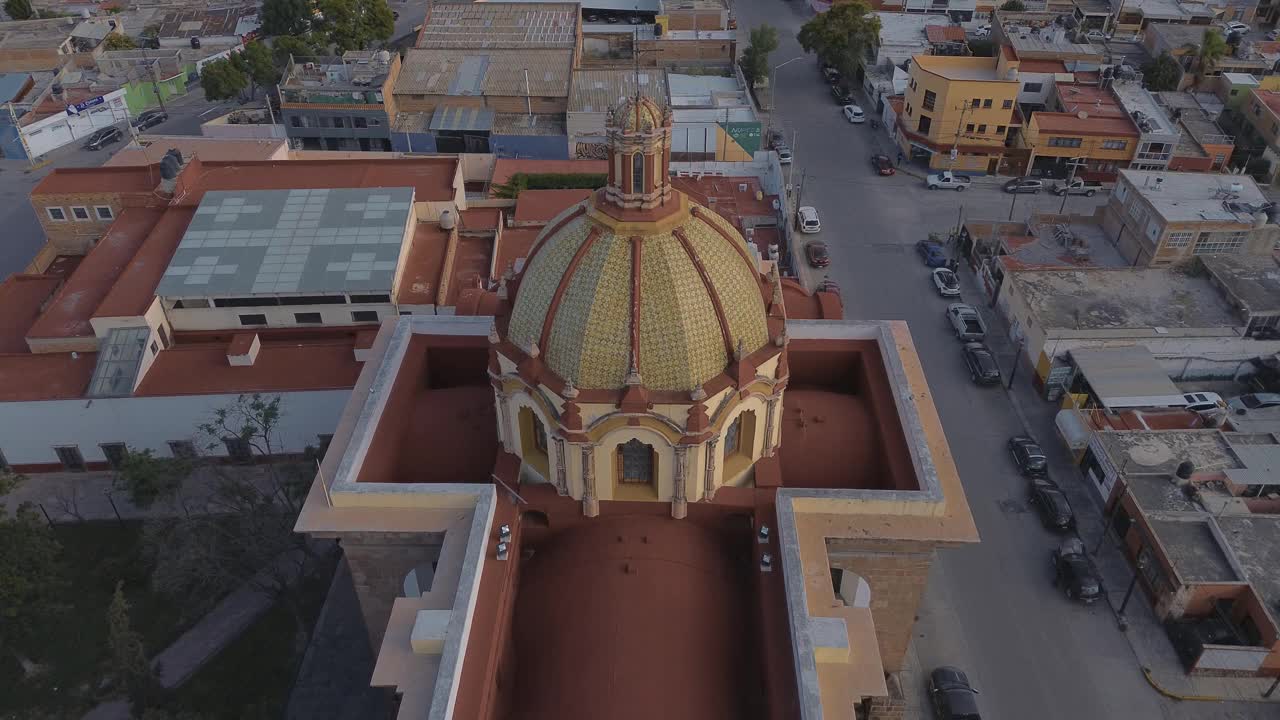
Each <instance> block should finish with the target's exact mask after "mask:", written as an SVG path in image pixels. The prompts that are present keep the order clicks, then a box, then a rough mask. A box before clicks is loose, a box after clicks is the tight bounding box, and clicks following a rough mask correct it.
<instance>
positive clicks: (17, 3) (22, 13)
mask: <svg viewBox="0 0 1280 720" xmlns="http://www.w3.org/2000/svg"><path fill="white" fill-rule="evenodd" d="M4 12H5V14H6V15H8V16H9V17H11V18H13V19H14V20H30V19H31V18H33V17H35V14H36V13H35V11H34V10H32V9H31V0H4Z"/></svg>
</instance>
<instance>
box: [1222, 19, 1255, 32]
mask: <svg viewBox="0 0 1280 720" xmlns="http://www.w3.org/2000/svg"><path fill="white" fill-rule="evenodd" d="M1223 27H1224V28H1226V30H1227V32H1229V33H1248V32H1249V30H1250V29H1251V28H1250V27H1249V24H1248V23H1242V22H1240V21H1239V20H1232V21H1231V22H1229V23H1227V24H1226V25H1223Z"/></svg>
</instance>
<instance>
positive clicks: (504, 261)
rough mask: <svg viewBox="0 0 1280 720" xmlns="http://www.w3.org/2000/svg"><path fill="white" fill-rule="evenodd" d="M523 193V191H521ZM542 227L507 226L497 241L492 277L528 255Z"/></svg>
mask: <svg viewBox="0 0 1280 720" xmlns="http://www.w3.org/2000/svg"><path fill="white" fill-rule="evenodd" d="M521 194H523V193H521ZM542 230H543V228H540V227H528V228H507V229H505V230H503V231H502V239H501V240H500V241H499V242H498V258H497V260H496V261H495V262H494V264H493V276H494V279H497V278H500V277H502V274H503V273H505V272H506V271H507V268H512V269H513V270H514V269H515V263H516V260H517V259H519V258H527V257H529V249H530V248H532V247H533V243H534V242H536V241H537V239H538V235H539V234H540V233H541V232H542Z"/></svg>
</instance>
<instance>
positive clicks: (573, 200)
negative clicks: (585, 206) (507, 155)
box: [513, 190, 591, 225]
mask: <svg viewBox="0 0 1280 720" xmlns="http://www.w3.org/2000/svg"><path fill="white" fill-rule="evenodd" d="M589 197H591V191H590V190H525V191H524V192H522V193H520V197H518V198H516V209H515V213H514V215H513V219H514V220H515V222H517V223H541V224H543V225H545V224H546V223H548V222H551V219H552V218H554V217H555V216H556V215H559V214H560V212H561V211H562V210H564V209H565V208H567V207H569V206H570V205H575V204H577V203H580V202H582V201H583V200H586V199H587V198H589Z"/></svg>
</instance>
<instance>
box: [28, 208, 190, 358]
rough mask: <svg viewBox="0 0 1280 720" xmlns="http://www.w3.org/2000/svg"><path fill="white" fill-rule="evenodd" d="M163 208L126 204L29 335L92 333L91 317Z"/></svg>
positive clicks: (48, 336) (52, 336)
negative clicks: (138, 206) (129, 205)
mask: <svg viewBox="0 0 1280 720" xmlns="http://www.w3.org/2000/svg"><path fill="white" fill-rule="evenodd" d="M164 212H165V211H164V210H163V209H160V208H126V209H125V210H124V211H123V212H121V213H120V215H119V217H117V218H116V221H115V222H114V223H112V224H111V228H110V229H109V230H108V231H107V234H106V235H104V236H103V238H102V240H100V241H99V242H98V244H97V245H95V246H93V249H92V250H90V251H89V254H88V255H86V256H85V259H84V262H82V263H81V264H80V267H78V268H76V271H75V272H74V273H72V275H71V278H70V279H68V280H67V284H66V285H64V286H63V287H62V290H60V291H59V292H58V294H57V296H56V297H55V298H54V300H53V302H52V303H50V305H49V308H48V309H47V310H46V311H45V313H44V314H43V315H42V316H41V317H40V319H39V320H37V321H36V323H35V325H33V326H32V328H31V331H30V332H29V333H28V335H29V337H34V338H67V337H84V336H88V335H92V334H93V328H92V327H91V326H90V325H89V318H91V317H93V315H94V311H95V310H97V309H98V305H99V304H100V303H101V302H102V300H103V299H104V298H105V297H106V296H107V294H108V293H110V292H111V289H112V288H113V287H114V286H115V284H116V281H117V280H118V279H119V278H120V274H121V272H122V271H123V270H124V268H125V267H126V266H127V265H128V264H129V263H130V262H131V261H132V260H133V257H134V255H135V254H136V253H137V252H138V248H139V247H141V246H142V244H143V242H144V241H145V240H146V239H147V235H148V233H150V232H151V228H153V227H155V224H156V222H157V221H159V219H160V217H161V216H162V215H163V214H164ZM153 289H154V288H153Z"/></svg>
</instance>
